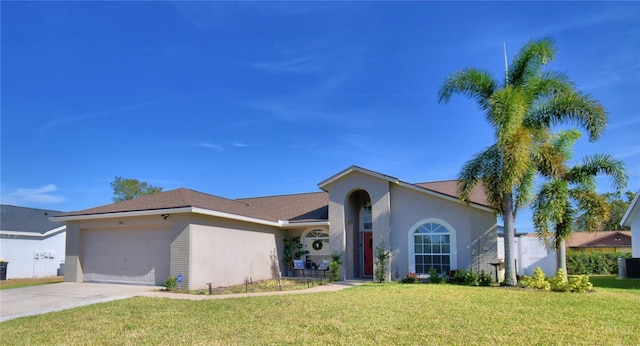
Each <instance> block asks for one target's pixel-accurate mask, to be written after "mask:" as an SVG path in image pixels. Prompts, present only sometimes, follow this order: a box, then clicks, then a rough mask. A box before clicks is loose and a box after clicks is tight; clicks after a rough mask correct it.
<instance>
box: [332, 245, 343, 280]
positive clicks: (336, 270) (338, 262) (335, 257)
mask: <svg viewBox="0 0 640 346" xmlns="http://www.w3.org/2000/svg"><path fill="white" fill-rule="evenodd" d="M329 259H330V261H329V275H330V276H331V280H333V281H338V280H340V267H341V266H342V254H340V253H338V252H337V251H333V252H332V253H331V254H330V255H329Z"/></svg>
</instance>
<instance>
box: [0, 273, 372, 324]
mask: <svg viewBox="0 0 640 346" xmlns="http://www.w3.org/2000/svg"><path fill="white" fill-rule="evenodd" d="M364 283H365V282H364V281H340V282H333V283H330V284H327V285H322V286H316V287H312V288H308V289H304V290H292V291H275V292H260V293H239V294H219V295H212V296H209V295H196V294H186V293H171V292H164V291H160V289H161V288H163V287H154V286H135V285H119V284H107V283H89V282H82V283H74V282H62V283H58V284H48V285H40V286H31V287H22V288H13V289H6V290H1V291H0V322H4V321H8V320H12V319H14V318H19V317H25V316H33V315H40V314H46V313H49V312H53V311H61V310H67V309H72V308H77V307H80V306H85V305H91V304H96V303H103V302H108V301H112V300H118V299H125V298H130V297H134V296H142V297H152V298H169V299H188V300H207V299H229V298H241V297H259V296H269V295H283V294H308V293H319V292H334V291H339V290H343V289H345V288H349V287H354V286H359V285H362V284H364Z"/></svg>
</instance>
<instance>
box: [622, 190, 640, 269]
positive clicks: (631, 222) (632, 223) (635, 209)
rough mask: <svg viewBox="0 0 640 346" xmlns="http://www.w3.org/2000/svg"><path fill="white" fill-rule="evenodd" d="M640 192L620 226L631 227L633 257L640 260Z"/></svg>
mask: <svg viewBox="0 0 640 346" xmlns="http://www.w3.org/2000/svg"><path fill="white" fill-rule="evenodd" d="M638 199H640V191H638V193H637V194H636V197H635V198H634V199H633V201H632V202H631V205H629V209H627V212H626V213H625V214H624V217H623V218H622V221H621V222H620V225H622V226H627V227H631V255H632V256H633V258H640V202H639V201H638Z"/></svg>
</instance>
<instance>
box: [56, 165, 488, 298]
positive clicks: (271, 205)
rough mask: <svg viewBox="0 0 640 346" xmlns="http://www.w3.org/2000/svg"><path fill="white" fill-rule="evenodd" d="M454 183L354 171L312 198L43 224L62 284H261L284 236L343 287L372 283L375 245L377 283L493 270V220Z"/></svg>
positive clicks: (167, 205) (214, 202)
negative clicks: (336, 264)
mask: <svg viewBox="0 0 640 346" xmlns="http://www.w3.org/2000/svg"><path fill="white" fill-rule="evenodd" d="M456 184H457V182H456V181H443V182H434V183H421V184H410V183H406V182H403V181H400V180H398V179H397V178H394V177H390V176H387V175H384V174H380V173H377V172H373V171H370V170H367V169H364V168H360V167H357V166H352V167H349V168H347V169H345V170H343V171H341V172H339V173H338V174H336V175H334V176H332V177H330V178H328V179H326V180H324V181H322V182H320V183H319V187H320V189H321V190H323V191H322V192H316V193H306V194H295V195H282V196H269V197H257V198H243V199H235V200H231V199H226V198H221V197H217V196H212V195H208V194H204V193H201V192H197V191H193V190H188V189H184V188H181V189H177V190H171V191H166V192H161V193H157V194H153V195H149V196H145V197H140V198H137V199H133V200H128V201H124V202H120V203H115V204H110V205H105V206H101V207H97V208H92V209H87V210H82V211H77V212H71V213H65V214H62V215H59V216H57V217H54V218H52V219H53V220H56V221H64V222H66V224H67V257H66V263H65V281H71V282H82V281H98V282H118V283H137V284H149V285H161V284H162V283H163V282H164V280H165V279H166V278H167V277H168V276H169V275H172V276H176V277H179V279H181V280H182V284H181V285H180V287H183V288H190V289H198V288H203V287H205V286H206V284H207V283H213V285H214V286H226V285H232V284H238V283H241V282H243V281H244V280H245V279H246V278H251V279H252V280H262V279H270V278H274V277H277V276H279V275H280V273H286V272H287V268H288V264H286V263H283V261H282V258H283V246H284V242H283V240H284V239H285V238H288V237H294V236H300V237H301V238H302V241H303V244H306V245H307V249H308V250H309V251H310V254H309V258H310V259H311V261H313V262H315V263H316V264H319V262H320V261H321V260H322V259H324V258H327V257H328V255H329V254H330V253H331V252H332V251H336V252H338V253H340V254H342V258H343V266H342V273H341V277H342V278H346V279H356V278H365V279H366V278H372V276H373V273H374V267H375V264H374V254H375V249H376V248H377V247H379V246H380V244H381V241H382V239H384V241H385V242H386V244H387V249H390V250H391V252H392V254H393V255H392V259H391V262H390V264H389V265H388V266H387V268H386V269H387V270H386V273H387V274H386V279H387V280H390V279H392V278H394V279H396V278H401V277H404V276H405V275H406V274H407V273H408V272H417V273H418V274H419V275H422V276H426V275H427V274H428V272H429V269H430V268H431V267H433V268H436V269H437V270H438V271H439V272H440V273H445V272H447V271H448V270H451V269H457V268H473V269H477V270H480V269H485V270H492V269H493V268H492V267H491V265H490V263H492V262H495V261H497V241H496V239H497V236H496V214H495V213H494V211H493V210H492V209H491V208H490V207H489V206H488V203H487V201H486V197H485V195H484V193H482V190H481V189H477V190H475V191H474V193H473V194H472V196H471V202H470V203H469V204H465V203H462V202H461V201H459V200H458V199H457V198H456ZM318 240H319V241H320V242H318ZM314 243H315V247H314V246H311V247H310V246H309V244H312V245H313V244H314Z"/></svg>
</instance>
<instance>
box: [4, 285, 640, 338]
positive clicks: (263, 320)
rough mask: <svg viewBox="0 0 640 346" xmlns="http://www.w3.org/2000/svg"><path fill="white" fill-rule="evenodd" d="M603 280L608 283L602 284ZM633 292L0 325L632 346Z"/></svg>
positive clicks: (90, 315) (487, 292) (74, 313)
mask: <svg viewBox="0 0 640 346" xmlns="http://www.w3.org/2000/svg"><path fill="white" fill-rule="evenodd" d="M605 281H611V280H604V279H603V282H605ZM639 301H640V290H637V289H631V288H628V289H624V290H621V289H619V288H601V287H599V286H598V285H596V292H595V293H585V294H579V293H554V292H540V291H531V290H520V289H504V288H488V287H466V286H455V285H428V284H414V285H401V284H382V285H378V284H367V285H364V286H360V287H355V288H351V289H346V290H344V291H339V292H330V293H317V294H304V295H284V296H265V297H252V298H236V299H223V300H202V301H185V300H172V299H157V298H144V297H135V298H131V299H126V300H119V301H113V302H108V303H102V304H96V305H92V306H86V307H81V308H76V309H72V310H66V311H61V312H54V313H50V314H46V315H40V316H31V317H24V318H20V319H15V320H11V321H7V322H3V323H2V324H1V327H2V343H3V344H4V345H10V344H83V345H84V344H113V343H117V344H125V345H137V344H167V343H171V344H189V345H194V344H195V345H197V344H201V345H247V344H250V345H254V344H258V345H260V344H262V345H265V344H268V345H272V344H276V345H277V344H287V345H290V344H295V345H302V344H311V345H324V344H332V345H347V344H348V345H354V344H355V345H372V344H402V345H418V344H420V345H422V344H431V345H474V344H475V345H483V344H527V345H529V344H533V345H536V344H538V345H539V344H543V345H554V344H555V345H559V344H572V345H595V344H608V345H635V344H640V334H638V333H637V326H638V323H639V321H640V320H639V317H638V316H640V304H638V302H639Z"/></svg>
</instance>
